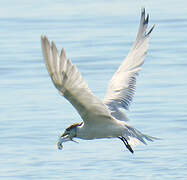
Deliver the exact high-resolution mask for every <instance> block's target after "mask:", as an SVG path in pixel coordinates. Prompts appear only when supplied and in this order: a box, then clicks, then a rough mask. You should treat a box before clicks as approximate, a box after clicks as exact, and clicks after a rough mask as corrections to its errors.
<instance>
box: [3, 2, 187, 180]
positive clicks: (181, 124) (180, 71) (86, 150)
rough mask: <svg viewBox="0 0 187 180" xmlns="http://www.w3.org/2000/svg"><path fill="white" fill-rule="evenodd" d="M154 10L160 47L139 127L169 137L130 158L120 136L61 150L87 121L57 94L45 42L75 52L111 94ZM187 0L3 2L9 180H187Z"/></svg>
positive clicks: (143, 91)
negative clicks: (64, 136)
mask: <svg viewBox="0 0 187 180" xmlns="http://www.w3.org/2000/svg"><path fill="white" fill-rule="evenodd" d="M141 7H146V10H147V12H148V13H149V14H150V25H153V24H156V27H155V29H154V31H153V33H152V34H151V40H150V48H149V52H148V55H147V58H146V62H145V64H144V66H143V70H142V72H141V73H140V76H139V77H138V81H137V91H136V95H135V97H134V101H133V103H132V105H131V108H130V111H129V112H127V115H128V117H129V118H130V119H131V121H130V122H129V123H130V124H131V125H133V126H135V127H136V128H138V129H139V130H141V131H142V132H144V133H147V134H150V135H152V136H156V137H161V138H162V140H159V141H156V142H153V143H149V145H148V146H138V147H135V148H134V149H135V153H134V154H130V153H129V152H128V151H127V150H126V148H125V147H124V145H123V143H122V142H121V141H119V140H118V139H112V140H109V139H103V140H94V141H83V140H79V144H76V143H71V142H69V143H66V144H64V149H63V150H62V151H59V150H57V148H56V141H57V139H58V136H59V135H60V133H62V132H63V131H64V129H65V128H66V127H67V126H69V125H71V124H72V123H74V122H80V121H81V119H80V117H79V115H78V114H77V112H76V111H75V109H74V108H73V107H72V106H71V105H70V104H69V103H68V102H67V101H66V100H65V99H64V98H62V97H61V96H60V95H59V94H58V93H57V90H56V89H55V88H54V86H53V84H52V82H51V80H50V78H49V76H48V73H47V71H46V68H45V65H44V61H43V57H42V54H41V47H40V36H41V35H42V34H43V35H47V36H48V38H49V39H50V40H54V41H55V43H56V44H57V47H58V49H59V50H60V49H61V48H62V47H65V48H66V51H67V56H68V57H69V58H71V59H72V61H73V63H74V64H76V66H77V67H78V69H79V71H81V73H82V75H83V76H84V78H85V80H86V82H87V83H88V84H89V87H90V88H91V89H92V91H93V92H94V93H95V94H96V95H97V96H98V97H100V98H103V96H104V93H105V91H106V88H107V85H108V81H109V80H110V78H111V77H112V75H113V73H114V72H115V70H116V69H117V67H118V66H119V65H120V63H121V62H122V60H123V59H124V58H125V56H126V55H127V53H128V51H129V49H130V47H131V45H132V42H133V41H134V39H135V37H136V33H137V29H138V25H139V19H140V9H141ZM186 7H187V2H186V1H185V0H179V1H177V0H174V1H171V0H170V1H169V0H165V1H161V0H158V1H153V0H150V1H143V0H142V1H135V0H132V1H124V0H116V1H114V0H113V1H112V0H108V1H107V0H95V1H86V0H79V1H73V0H69V1H60V0H54V1H44V0H41V1H33V0H28V1H23V0H15V1H11V0H6V1H2V2H1V6H0V179H1V180H66V179H67V180H69V179H72V180H88V179H89V180H96V179H97V180H134V179H138V180H140V179H141V180H157V179H158V180H163V179H169V180H171V179H177V180H178V179H184V180H185V179H187V11H186Z"/></svg>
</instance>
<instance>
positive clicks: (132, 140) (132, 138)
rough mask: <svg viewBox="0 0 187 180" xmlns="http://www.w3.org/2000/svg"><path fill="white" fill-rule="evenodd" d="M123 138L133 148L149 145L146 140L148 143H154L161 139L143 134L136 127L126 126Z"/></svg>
mask: <svg viewBox="0 0 187 180" xmlns="http://www.w3.org/2000/svg"><path fill="white" fill-rule="evenodd" d="M123 136H124V137H125V138H126V140H127V141H128V143H129V145H131V146H136V145H139V144H141V143H143V144H145V145H146V144H147V143H146V140H147V141H154V140H159V139H160V138H156V137H153V136H149V135H146V134H143V133H141V132H140V131H139V130H137V129H135V128H134V127H132V126H129V125H125V131H124V134H123Z"/></svg>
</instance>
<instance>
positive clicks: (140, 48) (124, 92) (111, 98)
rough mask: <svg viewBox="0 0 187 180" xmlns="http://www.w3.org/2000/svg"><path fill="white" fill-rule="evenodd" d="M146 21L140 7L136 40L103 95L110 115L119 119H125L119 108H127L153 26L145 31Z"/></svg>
mask: <svg viewBox="0 0 187 180" xmlns="http://www.w3.org/2000/svg"><path fill="white" fill-rule="evenodd" d="M148 21H149V15H147V17H145V9H142V12H141V19H140V26H139V30H138V34H137V37H136V40H135V42H134V44H133V46H132V49H131V50H130V52H129V54H128V55H127V57H126V59H125V60H124V61H123V62H122V64H121V65H120V67H119V69H118V70H117V71H116V72H115V74H114V75H113V77H112V79H111V81H110V84H109V86H108V89H107V92H106V95H105V97H104V101H103V102H104V103H105V104H106V105H107V106H108V107H109V109H110V110H111V113H112V115H113V116H114V117H115V118H117V119H119V120H124V121H126V120H127V118H126V116H125V114H124V113H123V112H122V111H120V108H124V109H128V108H129V105H130V103H131V101H132V98H133V95H134V91H135V88H136V77H137V75H138V72H139V71H140V70H141V66H142V64H143V63H144V59H145V55H146V52H147V49H148V41H149V35H150V33H151V31H152V30H153V28H154V26H153V27H152V28H151V29H150V30H149V32H148V33H146V29H147V26H148Z"/></svg>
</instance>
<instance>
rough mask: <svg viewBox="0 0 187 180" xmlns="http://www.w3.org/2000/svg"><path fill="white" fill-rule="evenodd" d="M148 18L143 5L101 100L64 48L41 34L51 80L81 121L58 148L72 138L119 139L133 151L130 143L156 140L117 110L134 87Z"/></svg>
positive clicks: (144, 47)
mask: <svg viewBox="0 0 187 180" xmlns="http://www.w3.org/2000/svg"><path fill="white" fill-rule="evenodd" d="M148 20H149V15H148V14H147V16H146V15H145V9H144V8H143V9H142V12H141V19H140V25H139V30H138V34H137V37H136V40H135V42H134V44H133V46H132V49H131V50H130V52H129V54H128V55H127V57H126V59H125V60H124V61H123V62H122V64H121V65H120V67H119V68H118V70H117V71H116V72H115V74H114V75H113V77H112V79H111V81H110V83H109V86H108V89H107V92H106V95H105V97H104V100H103V101H101V100H99V99H98V98H97V97H96V96H95V95H94V94H93V93H92V92H91V90H90V89H89V88H88V86H87V84H86V82H85V81H84V79H83V78H82V76H81V74H80V72H79V71H78V69H77V68H76V66H75V65H73V64H72V62H71V60H70V59H67V58H66V54H65V50H64V48H62V50H61V53H60V54H59V53H58V50H57V48H56V46H55V44H54V42H52V43H51V44H50V42H49V41H48V39H47V37H46V36H41V43H42V51H43V57H44V60H45V64H46V67H47V70H48V72H49V75H50V77H51V79H52V82H53V83H54V85H55V87H56V88H57V89H58V91H59V93H60V94H61V95H62V96H64V97H65V98H66V99H67V100H68V101H69V102H70V103H71V104H72V105H73V106H74V108H75V109H76V110H77V111H78V113H79V114H80V116H81V118H82V120H83V122H81V123H75V124H73V125H71V126H70V127H68V128H67V129H66V130H65V132H64V133H63V134H62V135H61V137H60V138H59V140H58V143H57V146H58V148H59V149H62V147H63V146H62V143H63V142H66V141H74V139H73V138H80V139H84V140H92V139H100V138H119V139H121V140H122V141H123V143H124V144H125V146H126V147H127V148H128V149H129V151H130V152H132V153H133V150H132V148H131V146H132V145H136V144H139V143H140V144H141V143H143V144H146V141H145V140H148V141H153V140H154V139H157V138H155V137H152V136H148V135H145V134H143V133H141V132H140V131H139V130H137V129H135V128H134V127H132V126H130V125H128V124H127V122H126V121H127V120H128V119H127V117H126V115H125V113H124V112H122V111H121V110H120V109H121V108H124V109H126V110H128V108H129V105H130V102H131V101H132V98H133V95H134V91H135V88H136V77H137V75H138V73H139V71H140V70H141V66H142V64H143V63H144V59H145V55H146V52H147V49H148V41H149V35H150V33H151V31H152V30H153V28H154V26H153V27H152V28H151V29H150V30H149V31H148V32H146V29H147V26H148Z"/></svg>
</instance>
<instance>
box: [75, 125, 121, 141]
mask: <svg viewBox="0 0 187 180" xmlns="http://www.w3.org/2000/svg"><path fill="white" fill-rule="evenodd" d="M123 129H124V128H123V127H121V126H117V125H116V126H115V125H110V126H106V125H105V126H94V127H83V128H81V131H80V132H79V133H78V136H77V137H78V138H81V139H86V140H91V139H100V138H112V137H118V136H121V135H122V132H123Z"/></svg>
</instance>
